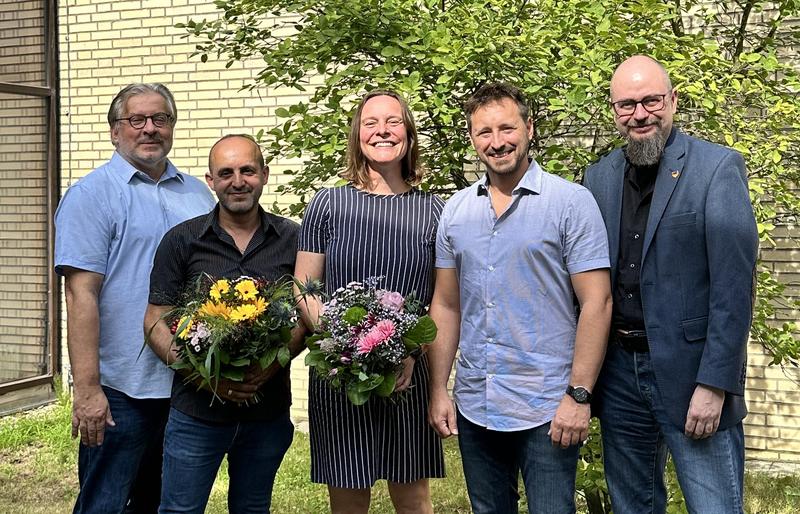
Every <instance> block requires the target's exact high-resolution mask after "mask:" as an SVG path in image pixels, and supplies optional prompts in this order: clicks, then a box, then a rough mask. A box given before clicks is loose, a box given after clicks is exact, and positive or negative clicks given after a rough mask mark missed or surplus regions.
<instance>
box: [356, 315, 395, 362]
mask: <svg viewBox="0 0 800 514" xmlns="http://www.w3.org/2000/svg"><path fill="white" fill-rule="evenodd" d="M394 332H395V326H394V323H393V322H392V321H391V320H388V319H385V320H382V321H379V322H378V323H376V324H375V326H374V327H372V329H371V330H370V331H369V332H367V333H366V334H365V335H364V336H362V337H361V339H359V341H358V353H360V354H362V355H363V354H365V353H370V352H371V351H372V350H373V349H374V348H375V347H376V346H378V345H379V344H381V343H382V342H384V341H386V340H387V339H389V338H391V337H392V336H393V335H394Z"/></svg>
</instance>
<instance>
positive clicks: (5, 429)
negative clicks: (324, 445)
mask: <svg viewBox="0 0 800 514" xmlns="http://www.w3.org/2000/svg"><path fill="white" fill-rule="evenodd" d="M70 418H71V412H70V404H69V401H68V400H66V399H64V398H62V399H60V400H59V402H58V403H57V404H55V405H53V406H50V407H47V408H44V409H38V410H36V411H33V412H29V413H25V414H20V415H15V416H9V417H6V418H0V512H2V513H5V512H9V513H10V512H14V513H17V514H40V513H41V514H44V513H47V514H53V513H68V512H71V510H72V504H73V502H74V499H75V495H76V494H77V491H78V480H77V473H76V467H77V448H76V446H77V443H76V442H75V441H74V440H73V439H71V438H70V428H69V427H70ZM445 459H446V463H447V473H448V478H447V479H445V480H433V481H431V491H432V496H433V499H434V510H435V511H436V512H437V513H446V514H451V513H452V514H456V513H467V512H469V501H468V499H467V494H466V486H465V484H464V476H463V474H462V472H461V463H460V461H459V454H458V446H457V444H456V443H455V442H454V441H452V440H448V441H446V444H445ZM309 470H310V463H309V458H308V436H307V435H305V434H302V433H300V432H296V433H295V438H294V442H293V443H292V446H291V448H290V449H289V452H288V453H287V454H286V457H285V458H284V461H283V464H282V466H281V469H280V471H279V473H278V478H277V480H276V483H275V490H274V492H273V509H272V510H273V512H275V513H277V514H282V513H322V512H327V511H328V496H327V491H326V488H325V487H324V486H321V485H318V484H312V483H311V482H310V481H309V479H308V477H309ZM227 485H228V477H227V469H226V466H225V464H223V468H222V469H221V470H220V473H219V475H218V477H217V481H216V483H215V484H214V489H213V490H212V493H211V498H210V500H209V505H208V509H207V511H206V512H208V513H212V514H222V513H225V512H227V507H226V494H227ZM745 502H746V511H747V512H748V513H753V514H795V513H797V512H800V475H795V476H785V477H774V476H769V475H766V474H763V473H748V474H747V476H746V478H745ZM520 508H521V512H524V509H525V506H524V500H523V501H522V502H521V505H520ZM371 512H373V513H391V512H393V510H392V508H391V501H390V499H389V494H388V492H387V490H386V484H385V482H380V483H379V484H378V485H377V486H376V487H375V488H374V489H373V501H372V509H371Z"/></svg>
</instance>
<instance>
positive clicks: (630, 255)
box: [612, 164, 658, 330]
mask: <svg viewBox="0 0 800 514" xmlns="http://www.w3.org/2000/svg"><path fill="white" fill-rule="evenodd" d="M657 173H658V164H656V165H654V166H646V167H636V166H633V165H631V164H628V166H627V169H626V170H625V180H624V185H623V190H622V216H621V217H620V224H619V258H618V259H617V278H616V283H615V284H614V292H613V295H614V307H613V316H612V322H613V326H614V328H622V329H626V330H644V314H643V313H642V297H641V294H640V288H639V271H640V270H639V268H640V267H641V265H642V250H643V249H644V233H645V230H646V229H647V216H648V215H649V214H650V203H651V202H652V199H653V188H654V187H655V183H656V174H657Z"/></svg>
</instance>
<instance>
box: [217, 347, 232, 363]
mask: <svg viewBox="0 0 800 514" xmlns="http://www.w3.org/2000/svg"><path fill="white" fill-rule="evenodd" d="M217 353H218V354H219V355H218V356H217V358H218V359H219V362H220V363H221V364H230V363H231V356H230V355H229V354H228V352H226V351H225V350H217Z"/></svg>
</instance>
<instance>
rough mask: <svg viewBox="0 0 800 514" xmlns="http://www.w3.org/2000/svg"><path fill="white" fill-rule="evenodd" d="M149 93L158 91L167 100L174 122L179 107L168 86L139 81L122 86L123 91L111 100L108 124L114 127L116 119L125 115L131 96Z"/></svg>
mask: <svg viewBox="0 0 800 514" xmlns="http://www.w3.org/2000/svg"><path fill="white" fill-rule="evenodd" d="M149 93H156V94H159V95H161V96H162V97H164V100H166V101H167V109H168V110H169V112H168V113H167V114H169V115H170V116H172V121H173V123H174V122H175V120H177V119H178V109H177V108H176V107H175V98H173V97H172V93H171V92H170V90H169V89H167V86H165V85H164V84H159V83H151V84H145V83H142V82H137V83H135V84H128V85H127V86H125V87H124V88H122V91H120V92H119V93H117V96H115V97H114V100H112V101H111V106H110V107H109V108H108V125H109V126H110V127H113V126H114V123H116V120H118V119H120V118H121V117H122V116H124V115H125V113H124V111H125V105H126V104H127V103H128V100H129V99H130V98H131V97H133V96H136V95H144V94H149Z"/></svg>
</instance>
